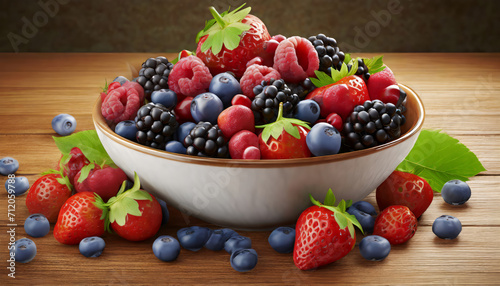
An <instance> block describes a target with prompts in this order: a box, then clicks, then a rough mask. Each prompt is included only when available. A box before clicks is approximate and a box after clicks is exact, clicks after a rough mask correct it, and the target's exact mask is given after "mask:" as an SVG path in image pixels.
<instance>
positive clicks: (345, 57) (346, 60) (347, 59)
mask: <svg viewBox="0 0 500 286" xmlns="http://www.w3.org/2000/svg"><path fill="white" fill-rule="evenodd" d="M351 60H352V58H351V54H345V56H344V63H350V62H351Z"/></svg>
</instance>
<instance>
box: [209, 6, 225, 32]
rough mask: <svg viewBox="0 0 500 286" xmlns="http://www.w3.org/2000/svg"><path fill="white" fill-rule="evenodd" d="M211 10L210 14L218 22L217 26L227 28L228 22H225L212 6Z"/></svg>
mask: <svg viewBox="0 0 500 286" xmlns="http://www.w3.org/2000/svg"><path fill="white" fill-rule="evenodd" d="M209 10H210V13H211V14H212V16H213V17H214V19H215V21H217V24H219V26H220V27H221V28H222V29H224V27H226V25H227V22H226V21H224V19H222V17H221V15H220V14H219V12H217V10H215V8H214V7H213V6H211V7H210V8H209Z"/></svg>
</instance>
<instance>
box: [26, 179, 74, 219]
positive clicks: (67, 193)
mask: <svg viewBox="0 0 500 286" xmlns="http://www.w3.org/2000/svg"><path fill="white" fill-rule="evenodd" d="M69 197H71V185H70V183H69V181H68V178H67V177H64V178H63V177H62V176H61V175H60V174H47V175H44V176H42V177H40V178H39V179H38V180H36V181H35V183H33V185H31V187H30V190H29V192H28V195H27V196H26V206H27V207H28V211H29V212H30V214H35V213H40V214H43V215H44V216H45V217H46V218H47V219H48V220H49V222H51V223H55V222H56V221H57V216H58V215H59V210H60V209H61V206H62V205H63V204H64V202H66V200H67V199H69Z"/></svg>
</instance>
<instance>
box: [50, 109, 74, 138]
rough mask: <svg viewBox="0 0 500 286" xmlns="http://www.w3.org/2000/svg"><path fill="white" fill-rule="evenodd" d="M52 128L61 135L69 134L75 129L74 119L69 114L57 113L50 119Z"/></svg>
mask: <svg viewBox="0 0 500 286" xmlns="http://www.w3.org/2000/svg"><path fill="white" fill-rule="evenodd" d="M52 129H54V131H55V132H56V133H57V134H59V135H61V136H66V135H69V134H71V133H73V131H75V129H76V119H75V118H74V117H73V116H71V115H69V114H64V113H63V114H59V115H57V116H56V117H54V118H53V119H52Z"/></svg>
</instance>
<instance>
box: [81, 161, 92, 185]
mask: <svg viewBox="0 0 500 286" xmlns="http://www.w3.org/2000/svg"><path fill="white" fill-rule="evenodd" d="M94 168H95V164H94V163H90V164H88V165H85V166H83V168H82V169H81V171H80V177H79V178H78V183H82V182H83V181H85V179H87V178H88V176H89V173H90V171H91V170H92V169H94Z"/></svg>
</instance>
